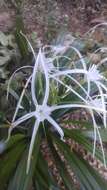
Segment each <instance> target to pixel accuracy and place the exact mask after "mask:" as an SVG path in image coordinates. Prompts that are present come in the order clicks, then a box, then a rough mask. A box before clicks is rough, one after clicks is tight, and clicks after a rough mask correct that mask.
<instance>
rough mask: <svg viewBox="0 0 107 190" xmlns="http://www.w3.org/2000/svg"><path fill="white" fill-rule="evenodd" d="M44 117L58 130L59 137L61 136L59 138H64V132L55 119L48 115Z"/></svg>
mask: <svg viewBox="0 0 107 190" xmlns="http://www.w3.org/2000/svg"><path fill="white" fill-rule="evenodd" d="M46 119H47V120H48V121H49V123H51V124H52V126H53V127H54V128H55V129H56V131H58V133H59V135H60V137H61V140H64V132H63V130H62V129H61V127H60V126H59V125H58V124H57V123H56V121H55V120H54V119H53V118H52V117H50V116H48V115H47V116H46Z"/></svg>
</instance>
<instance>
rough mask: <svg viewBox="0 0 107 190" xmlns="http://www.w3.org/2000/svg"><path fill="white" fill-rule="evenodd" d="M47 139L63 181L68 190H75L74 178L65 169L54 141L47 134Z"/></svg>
mask: <svg viewBox="0 0 107 190" xmlns="http://www.w3.org/2000/svg"><path fill="white" fill-rule="evenodd" d="M47 139H48V144H49V146H50V150H51V153H52V155H53V157H54V160H55V164H56V167H57V168H58V171H59V173H60V176H61V178H62V180H63V183H64V185H65V187H66V188H67V190H75V187H74V183H73V181H72V178H71V177H70V175H69V173H68V171H67V169H66V167H65V164H64V162H63V161H62V160H61V158H60V156H59V155H58V153H57V151H56V149H55V147H54V145H53V143H52V139H51V138H50V136H49V135H48V133H47Z"/></svg>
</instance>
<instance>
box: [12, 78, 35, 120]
mask: <svg viewBox="0 0 107 190" xmlns="http://www.w3.org/2000/svg"><path fill="white" fill-rule="evenodd" d="M31 77H32V76H30V77H29V78H28V80H27V81H26V84H25V86H24V88H23V90H22V93H21V95H20V98H19V101H18V103H17V106H16V110H15V113H14V115H13V119H12V122H14V120H15V119H16V115H17V113H18V111H19V109H20V105H21V102H22V99H23V96H24V94H25V90H26V88H27V86H28V84H29V82H30V80H31Z"/></svg>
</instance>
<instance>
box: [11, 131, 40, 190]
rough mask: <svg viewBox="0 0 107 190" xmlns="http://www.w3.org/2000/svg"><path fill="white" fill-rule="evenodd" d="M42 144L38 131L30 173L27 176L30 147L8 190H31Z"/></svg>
mask: <svg viewBox="0 0 107 190" xmlns="http://www.w3.org/2000/svg"><path fill="white" fill-rule="evenodd" d="M40 142H41V135H40V133H39V131H38V133H37V136H36V139H35V145H34V149H33V154H32V160H31V167H30V170H29V173H28V174H26V167H27V158H28V150H29V147H28V149H27V150H26V151H25V152H24V154H23V157H22V159H21V161H20V163H19V164H18V166H17V168H16V172H15V175H14V177H13V179H12V181H11V182H10V184H9V187H8V190H14V189H15V190H29V189H30V188H31V186H32V177H33V175H34V171H35V167H36V162H37V159H38V152H39V147H40Z"/></svg>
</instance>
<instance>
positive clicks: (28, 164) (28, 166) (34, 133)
mask: <svg viewBox="0 0 107 190" xmlns="http://www.w3.org/2000/svg"><path fill="white" fill-rule="evenodd" d="M38 128H39V122H38V120H36V122H35V125H34V129H33V133H32V138H31V142H30V147H29V153H28V159H27V168H26V174H28V173H29V169H30V163H31V160H32V152H33V147H34V142H35V138H36V134H37V131H38Z"/></svg>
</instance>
